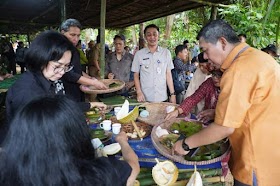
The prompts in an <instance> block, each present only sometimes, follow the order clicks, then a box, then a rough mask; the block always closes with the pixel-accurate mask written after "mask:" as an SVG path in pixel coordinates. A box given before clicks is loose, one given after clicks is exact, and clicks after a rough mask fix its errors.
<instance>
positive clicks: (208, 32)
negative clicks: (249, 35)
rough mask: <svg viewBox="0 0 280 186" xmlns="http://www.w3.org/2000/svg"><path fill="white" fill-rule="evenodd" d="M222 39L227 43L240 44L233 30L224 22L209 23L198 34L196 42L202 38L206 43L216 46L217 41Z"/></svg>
mask: <svg viewBox="0 0 280 186" xmlns="http://www.w3.org/2000/svg"><path fill="white" fill-rule="evenodd" d="M221 37H224V38H225V39H226V40H227V41H228V42H229V43H232V44H235V43H238V42H240V41H239V38H238V36H237V35H236V33H235V31H234V29H233V28H232V27H231V26H230V25H229V24H228V23H227V22H226V21H224V20H222V19H218V20H213V21H210V22H209V23H208V24H206V25H205V26H204V27H203V28H202V29H201V30H200V31H199V33H198V35H197V40H199V39H200V38H203V39H204V40H205V41H206V42H209V43H212V44H216V43H217V41H218V39H220V38H221Z"/></svg>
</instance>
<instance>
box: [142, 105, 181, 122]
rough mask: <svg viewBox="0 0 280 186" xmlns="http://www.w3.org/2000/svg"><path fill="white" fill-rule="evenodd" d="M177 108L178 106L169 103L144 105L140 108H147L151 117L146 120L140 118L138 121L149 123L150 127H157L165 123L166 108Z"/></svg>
mask: <svg viewBox="0 0 280 186" xmlns="http://www.w3.org/2000/svg"><path fill="white" fill-rule="evenodd" d="M170 105H171V106H175V107H177V106H178V105H176V104H173V103H168V102H161V103H144V104H142V105H140V106H139V107H145V108H146V110H147V111H148V112H149V116H148V117H146V118H144V117H141V116H139V117H138V118H137V119H138V121H141V122H144V123H148V124H149V125H152V126H154V125H157V124H160V123H163V122H164V118H165V116H166V110H165V109H166V107H167V106H170Z"/></svg>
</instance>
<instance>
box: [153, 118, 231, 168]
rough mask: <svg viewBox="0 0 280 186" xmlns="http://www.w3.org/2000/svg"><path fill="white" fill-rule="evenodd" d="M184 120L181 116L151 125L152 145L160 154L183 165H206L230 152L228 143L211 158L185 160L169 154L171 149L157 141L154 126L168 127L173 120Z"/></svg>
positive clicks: (217, 160) (219, 159)
mask: <svg viewBox="0 0 280 186" xmlns="http://www.w3.org/2000/svg"><path fill="white" fill-rule="evenodd" d="M182 120H184V119H183V118H175V119H172V120H169V121H166V122H164V123H162V124H158V125H156V126H154V127H153V130H152V134H151V139H152V142H153V145H154V147H155V148H156V149H157V151H158V152H159V153H160V154H162V155H163V156H165V157H167V158H169V159H170V160H173V161H176V162H178V163H182V164H185V165H208V164H212V163H216V162H219V161H221V160H222V159H224V158H225V157H226V156H227V155H228V154H229V153H230V145H229V143H228V144H227V148H226V150H225V152H223V154H222V155H221V156H219V157H216V158H213V159H211V160H205V161H187V160H185V159H184V157H183V156H179V155H172V154H171V149H168V148H167V147H165V146H164V145H162V144H161V143H160V141H159V138H158V137H157V135H156V128H157V127H158V126H161V128H164V129H169V128H170V126H171V125H172V124H173V123H174V122H180V121H182ZM189 121H195V120H189Z"/></svg>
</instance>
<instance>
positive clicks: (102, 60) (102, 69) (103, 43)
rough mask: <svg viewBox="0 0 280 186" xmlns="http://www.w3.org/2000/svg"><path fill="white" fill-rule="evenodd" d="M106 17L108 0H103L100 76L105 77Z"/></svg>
mask: <svg viewBox="0 0 280 186" xmlns="http://www.w3.org/2000/svg"><path fill="white" fill-rule="evenodd" d="M105 18H106V0H101V11H100V58H99V59H100V77H101V79H104V73H105V72H104V70H105Z"/></svg>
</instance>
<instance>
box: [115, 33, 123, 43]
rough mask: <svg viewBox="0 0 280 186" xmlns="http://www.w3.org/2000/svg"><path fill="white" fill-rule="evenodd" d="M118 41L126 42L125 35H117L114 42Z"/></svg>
mask: <svg viewBox="0 0 280 186" xmlns="http://www.w3.org/2000/svg"><path fill="white" fill-rule="evenodd" d="M116 39H120V40H123V41H124V42H125V37H124V35H122V34H120V35H115V37H114V40H116Z"/></svg>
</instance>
